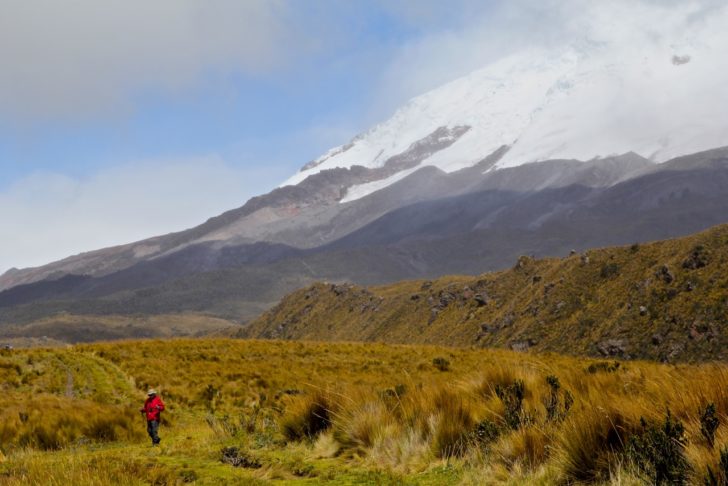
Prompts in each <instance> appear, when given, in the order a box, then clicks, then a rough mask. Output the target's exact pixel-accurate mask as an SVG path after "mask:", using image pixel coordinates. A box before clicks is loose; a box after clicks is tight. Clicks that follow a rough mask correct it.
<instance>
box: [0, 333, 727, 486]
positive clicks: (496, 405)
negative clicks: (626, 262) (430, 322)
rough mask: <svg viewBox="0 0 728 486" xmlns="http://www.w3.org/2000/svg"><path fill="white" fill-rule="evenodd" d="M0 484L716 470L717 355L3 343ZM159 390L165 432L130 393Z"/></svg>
mask: <svg viewBox="0 0 728 486" xmlns="http://www.w3.org/2000/svg"><path fill="white" fill-rule="evenodd" d="M0 378H1V379H2V381H1V383H2V385H1V386H2V398H1V399H0V484H3V485H5V484H7V485H21V484H22V485H28V484H38V485H40V484H43V485H67V484H73V485H90V484H95V485H97V484H124V485H140V484H156V485H173V484H186V483H192V484H201V485H205V484H209V485H213V484H214V485H219V484H269V483H271V482H275V483H277V484H299V483H300V484H337V485H339V484H381V485H395V484H396V485H400V484H411V485H419V484H422V485H442V484H469V485H475V484H620V485H625V484H645V483H647V484H686V483H687V484H709V485H719V484H725V481H726V479H727V476H726V474H728V449H726V446H727V445H728V425H727V416H726V413H728V368H726V366H725V365H718V364H702V365H669V364H657V363H648V362H641V361H634V362H629V363H625V362H617V361H613V360H593V359H584V358H571V357H562V356H557V355H539V354H535V353H529V354H522V353H516V352H513V351H506V350H466V349H457V348H442V347H434V346H401V345H399V346H394V345H382V344H371V343H370V344H363V343H361V344H347V343H304V342H284V341H244V340H232V339H227V340H224V339H217V340H204V339H197V340H148V341H129V342H116V343H113V344H112V343H107V344H86V345H76V346H72V347H66V348H55V349H26V350H3V351H0ZM150 386H153V387H155V388H157V389H158V390H160V394H161V397H162V398H163V400H164V401H165V403H166V405H167V410H166V411H165V412H163V423H162V427H161V432H160V435H161V437H162V443H161V446H160V447H151V446H150V445H149V440H148V438H147V437H146V436H145V423H144V420H143V418H142V417H140V416H139V415H138V412H137V410H138V407H139V406H140V405H141V402H142V401H143V399H144V395H145V391H146V389H147V388H148V387H150Z"/></svg>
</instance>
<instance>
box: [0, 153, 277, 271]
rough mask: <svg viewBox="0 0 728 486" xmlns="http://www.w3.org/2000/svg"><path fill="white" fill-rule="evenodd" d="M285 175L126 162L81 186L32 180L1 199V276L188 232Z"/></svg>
mask: <svg viewBox="0 0 728 486" xmlns="http://www.w3.org/2000/svg"><path fill="white" fill-rule="evenodd" d="M283 176H284V173H282V171H280V170H278V169H276V168H275V167H264V168H258V169H235V168H232V167H231V166H230V165H229V164H227V163H226V162H225V161H223V160H222V159H220V158H219V157H217V156H214V155H211V156H205V157H195V158H186V159H158V160H144V161H136V162H130V163H127V164H123V165H120V166H116V167H114V168H111V169H106V170H103V171H100V172H98V173H96V174H94V175H91V176H89V177H85V178H81V179H76V178H71V177H68V176H66V175H62V174H57V173H51V172H41V173H34V174H32V175H29V176H27V177H25V178H24V179H22V180H19V181H17V182H16V183H15V184H13V185H12V186H11V187H9V188H8V189H7V190H5V191H4V192H2V193H0V241H2V252H0V272H2V271H4V270H6V269H8V268H10V267H12V266H15V267H25V266H37V265H41V264H45V263H48V262H50V261H54V260H58V259H60V258H64V257H67V256H69V255H71V254H75V253H78V252H79V251H87V250H95V249H98V248H103V247H108V246H111V245H117V244H122V243H129V242H131V241H135V240H139V239H143V238H147V237H149V236H152V235H159V234H165V233H168V232H172V231H179V230H182V229H186V228H189V227H192V226H194V225H197V224H200V223H202V222H204V221H205V220H207V219H208V218H209V217H211V216H214V215H217V214H219V213H221V212H223V211H225V210H228V209H231V208H234V207H239V206H241V205H242V204H243V203H244V202H245V201H246V200H247V199H248V198H249V197H251V196H254V195H256V194H259V193H260V192H261V191H265V190H267V189H270V188H272V187H274V186H275V185H276V183H277V182H279V181H280V180H281V179H282V178H283Z"/></svg>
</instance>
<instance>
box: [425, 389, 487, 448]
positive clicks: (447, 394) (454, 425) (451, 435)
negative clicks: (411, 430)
mask: <svg viewBox="0 0 728 486" xmlns="http://www.w3.org/2000/svg"><path fill="white" fill-rule="evenodd" d="M432 407H433V408H432V410H430V411H428V412H429V413H430V414H432V415H433V416H435V417H437V418H436V424H437V425H435V430H434V435H433V438H432V449H433V452H434V453H435V456H437V457H441V458H447V457H453V456H462V455H464V454H465V452H466V450H467V447H468V445H469V441H471V440H472V435H473V432H474V430H475V424H476V421H475V417H474V413H473V407H472V404H471V403H470V402H469V400H468V399H467V397H465V396H463V393H462V392H460V393H458V392H457V391H455V390H448V389H443V390H439V391H438V392H436V394H435V396H434V398H433V400H432ZM423 412H424V411H423ZM426 413H427V412H426Z"/></svg>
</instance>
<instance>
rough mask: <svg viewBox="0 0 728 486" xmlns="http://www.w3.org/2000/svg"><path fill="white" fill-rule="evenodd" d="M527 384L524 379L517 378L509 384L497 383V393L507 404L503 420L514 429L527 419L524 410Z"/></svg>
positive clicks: (505, 404)
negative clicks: (524, 395)
mask: <svg viewBox="0 0 728 486" xmlns="http://www.w3.org/2000/svg"><path fill="white" fill-rule="evenodd" d="M525 391H526V385H525V383H524V382H523V380H515V381H514V382H513V383H511V384H510V385H507V386H503V385H496V387H495V394H496V396H498V398H500V400H501V401H502V402H503V405H504V406H505V413H504V415H503V420H504V421H505V423H506V425H507V426H508V427H510V428H511V429H513V430H518V429H519V428H520V427H521V424H522V423H523V422H524V421H525V419H526V415H525V412H524V410H523V394H524V392H525Z"/></svg>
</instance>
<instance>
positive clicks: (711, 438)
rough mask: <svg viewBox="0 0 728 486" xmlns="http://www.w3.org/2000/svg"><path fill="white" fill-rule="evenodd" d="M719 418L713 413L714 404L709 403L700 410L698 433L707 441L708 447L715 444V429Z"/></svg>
mask: <svg viewBox="0 0 728 486" xmlns="http://www.w3.org/2000/svg"><path fill="white" fill-rule="evenodd" d="M719 425H720V420H719V419H718V416H717V415H716V413H715V404H714V403H709V404H708V405H706V406H705V408H704V409H703V410H700V433H701V434H703V437H705V440H706V441H708V445H709V446H710V448H711V449H712V448H713V445H714V444H715V431H716V430H718V426H719Z"/></svg>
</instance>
